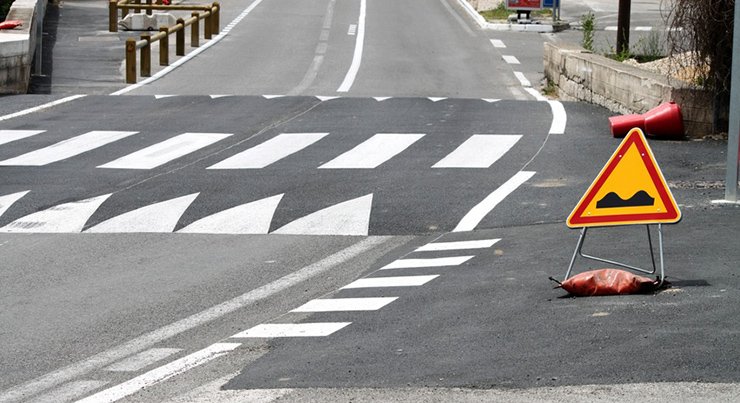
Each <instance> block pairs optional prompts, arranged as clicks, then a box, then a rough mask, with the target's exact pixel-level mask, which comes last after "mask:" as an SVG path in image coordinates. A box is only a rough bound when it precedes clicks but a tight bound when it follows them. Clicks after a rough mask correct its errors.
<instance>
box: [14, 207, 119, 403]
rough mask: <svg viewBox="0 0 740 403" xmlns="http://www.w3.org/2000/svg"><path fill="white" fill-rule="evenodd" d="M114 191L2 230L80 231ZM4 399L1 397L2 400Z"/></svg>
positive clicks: (29, 217)
mask: <svg viewBox="0 0 740 403" xmlns="http://www.w3.org/2000/svg"><path fill="white" fill-rule="evenodd" d="M111 194H112V193H110V194H107V195H103V196H98V197H93V198H90V199H85V200H80V201H76V202H71V203H65V204H60V205H57V206H54V207H52V208H49V209H46V210H43V211H38V212H36V213H33V214H29V215H27V216H25V217H22V218H19V219H17V220H15V221H13V222H11V223H10V224H8V225H6V226H4V227H2V228H0V232H13V233H16V232H22V233H65V232H80V231H82V228H83V227H84V226H85V223H86V222H87V220H88V219H90V217H91V216H92V215H93V214H94V213H95V211H96V210H97V209H98V208H99V207H100V205H101V204H103V202H104V201H105V200H106V199H108V198H109V197H110V196H111ZM1 400H2V399H0V401H1Z"/></svg>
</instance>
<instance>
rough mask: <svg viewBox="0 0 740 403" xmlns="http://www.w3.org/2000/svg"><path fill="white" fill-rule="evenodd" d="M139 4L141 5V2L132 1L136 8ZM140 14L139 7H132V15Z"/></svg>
mask: <svg viewBox="0 0 740 403" xmlns="http://www.w3.org/2000/svg"><path fill="white" fill-rule="evenodd" d="M140 4H141V0H134V5H137V6H138V5H140ZM140 12H141V8H140V7H134V13H140Z"/></svg>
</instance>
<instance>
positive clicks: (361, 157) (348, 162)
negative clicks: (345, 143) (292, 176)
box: [319, 133, 424, 169]
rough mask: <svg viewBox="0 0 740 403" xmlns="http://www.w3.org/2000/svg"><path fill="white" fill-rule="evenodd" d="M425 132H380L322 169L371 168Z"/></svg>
mask: <svg viewBox="0 0 740 403" xmlns="http://www.w3.org/2000/svg"><path fill="white" fill-rule="evenodd" d="M422 137H424V135H423V134H399V133H378V134H376V135H374V136H373V137H371V138H369V139H368V140H366V141H364V142H362V143H360V144H359V145H357V146H356V147H355V148H353V149H351V150H349V151H347V152H346V153H344V154H342V155H340V156H338V157H336V158H334V159H333V160H331V161H329V162H327V163H326V164H324V165H322V166H320V167H319V168H321V169H371V168H377V167H378V166H379V165H381V164H382V163H384V162H386V161H388V160H389V159H391V158H393V157H395V156H396V155H398V154H399V153H401V152H402V151H403V150H405V149H407V148H408V147H410V146H411V145H412V144H414V143H415V142H417V141H419V140H420V139H421V138H422Z"/></svg>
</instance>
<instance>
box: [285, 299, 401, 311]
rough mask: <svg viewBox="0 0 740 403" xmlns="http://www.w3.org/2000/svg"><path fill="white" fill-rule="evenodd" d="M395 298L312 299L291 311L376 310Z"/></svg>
mask: <svg viewBox="0 0 740 403" xmlns="http://www.w3.org/2000/svg"><path fill="white" fill-rule="evenodd" d="M397 299H398V297H372V298H332V299H314V300H312V301H308V302H306V303H305V304H303V305H301V306H299V307H298V308H296V309H294V310H292V311H291V312H353V311H377V310H378V309H380V308H382V307H384V306H386V305H388V304H390V303H391V302H393V301H395V300H397Z"/></svg>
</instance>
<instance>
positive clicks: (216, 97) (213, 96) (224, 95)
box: [211, 94, 233, 99]
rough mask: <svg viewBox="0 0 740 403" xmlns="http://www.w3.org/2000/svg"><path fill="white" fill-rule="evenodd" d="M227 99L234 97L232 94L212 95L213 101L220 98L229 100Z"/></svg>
mask: <svg viewBox="0 0 740 403" xmlns="http://www.w3.org/2000/svg"><path fill="white" fill-rule="evenodd" d="M227 97H233V95H231V94H219V95H211V99H219V98H227Z"/></svg>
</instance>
